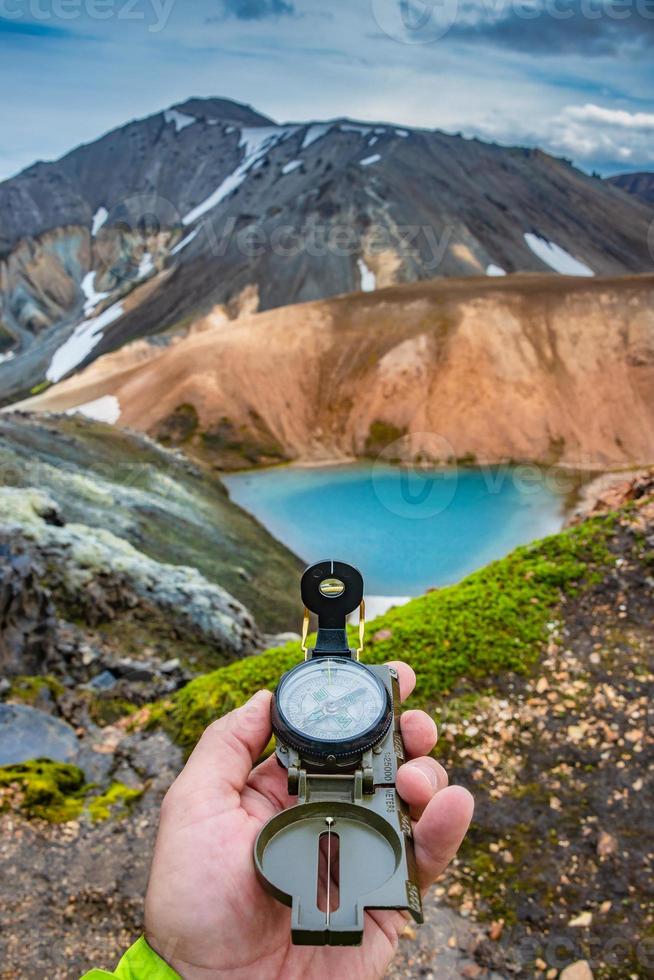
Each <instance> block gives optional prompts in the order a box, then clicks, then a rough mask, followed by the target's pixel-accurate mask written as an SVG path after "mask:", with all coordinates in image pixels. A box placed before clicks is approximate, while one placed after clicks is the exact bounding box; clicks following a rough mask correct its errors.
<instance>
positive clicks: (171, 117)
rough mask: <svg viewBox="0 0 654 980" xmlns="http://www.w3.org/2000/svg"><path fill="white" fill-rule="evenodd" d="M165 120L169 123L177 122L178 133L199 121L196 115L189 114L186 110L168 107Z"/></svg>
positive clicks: (176, 130)
mask: <svg viewBox="0 0 654 980" xmlns="http://www.w3.org/2000/svg"><path fill="white" fill-rule="evenodd" d="M164 120H165V122H166V124H167V125H168V124H170V123H174V124H175V132H176V133H181V131H182V130H183V129H186V127H187V126H192V125H193V123H196V122H197V119H196V118H195V116H188V115H187V114H186V113H185V112H179V111H178V110H177V109H166V111H165V112H164Z"/></svg>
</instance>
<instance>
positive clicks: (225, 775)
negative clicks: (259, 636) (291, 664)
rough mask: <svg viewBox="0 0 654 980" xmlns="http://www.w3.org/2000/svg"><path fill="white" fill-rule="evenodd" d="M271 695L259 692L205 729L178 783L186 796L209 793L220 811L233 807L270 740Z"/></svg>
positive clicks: (267, 692) (266, 692) (268, 692)
mask: <svg viewBox="0 0 654 980" xmlns="http://www.w3.org/2000/svg"><path fill="white" fill-rule="evenodd" d="M271 699H272V694H271V693H270V691H258V692H257V693H256V694H255V695H254V696H253V697H251V698H250V700H249V701H246V703H245V704H244V705H243V706H242V707H241V708H236V709H235V710H234V711H230V712H229V714H226V715H223V717H222V718H218V719H217V721H214V722H212V723H211V725H209V727H208V728H207V729H205V731H204V733H203V735H202V737H201V738H200V741H199V742H198V744H197V745H196V746H195V748H194V749H193V752H192V753H191V755H190V756H189V760H188V762H187V763H186V766H185V767H184V770H183V771H182V773H181V774H180V776H179V777H178V779H177V782H178V783H180V789H181V788H182V787H183V789H184V792H185V793H195V792H197V793H202V792H205V793H207V792H208V793H210V794H211V795H213V793H214V792H215V793H216V795H217V796H218V797H219V798H220V805H221V809H229V808H231V807H232V806H233V805H234V799H233V795H234V794H235V795H237V796H240V794H241V792H242V790H243V787H244V786H245V783H246V782H247V779H248V776H249V775H250V772H251V770H252V766H253V765H254V763H255V762H256V761H257V759H258V758H259V756H260V755H261V753H262V752H263V750H264V749H265V747H266V745H267V744H268V742H269V740H270V736H271V734H272V728H271V723H270V702H271Z"/></svg>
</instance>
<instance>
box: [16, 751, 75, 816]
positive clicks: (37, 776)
mask: <svg viewBox="0 0 654 980" xmlns="http://www.w3.org/2000/svg"><path fill="white" fill-rule="evenodd" d="M85 788H86V787H85V779H84V773H83V772H82V770H81V769H79V768H78V767H77V766H73V765H70V764H69V763H65V762H52V761H51V760H50V759H35V760H33V761H30V762H22V763H20V764H19V765H15V766H3V767H0V808H8V807H11V808H12V809H13V808H15V809H19V810H20V811H21V812H22V813H24V814H25V815H26V816H28V817H39V818H41V819H42V820H48V821H50V822H52V823H62V822H64V821H66V820H76V819H77V818H78V817H79V816H80V814H81V813H82V810H83V808H84V791H85Z"/></svg>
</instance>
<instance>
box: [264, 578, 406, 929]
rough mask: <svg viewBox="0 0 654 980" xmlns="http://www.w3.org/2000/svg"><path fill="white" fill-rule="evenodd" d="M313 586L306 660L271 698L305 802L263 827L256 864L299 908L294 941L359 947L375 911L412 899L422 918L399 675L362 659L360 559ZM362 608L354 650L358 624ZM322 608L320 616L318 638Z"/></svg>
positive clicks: (290, 770) (308, 586)
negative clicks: (400, 778)
mask: <svg viewBox="0 0 654 980" xmlns="http://www.w3.org/2000/svg"><path fill="white" fill-rule="evenodd" d="M301 593H302V598H303V600H304V605H305V616H304V624H303V630H302V650H303V653H304V657H305V659H304V661H301V662H300V663H298V664H297V665H296V666H295V667H292V668H291V670H289V671H288V672H287V673H285V674H284V675H283V676H282V677H281V678H280V680H279V684H278V685H277V689H276V691H275V695H274V698H273V702H272V708H271V721H272V728H273V732H274V734H275V740H276V745H275V753H276V756H277V761H278V763H279V764H280V766H282V767H283V768H284V769H286V770H287V774H288V793H289V796H291V797H297V803H296V804H295V805H294V806H290V807H288V808H287V809H284V810H281V811H280V812H279V813H277V814H275V816H273V817H272V818H271V819H270V820H269V821H268V823H266V824H265V825H264V826H263V827H262V829H261V830H260V832H259V835H258V837H257V839H256V842H255V845H254V863H255V868H256V871H257V874H258V877H259V880H260V881H261V884H262V885H263V886H264V888H266V889H267V891H268V892H270V894H271V895H273V896H274V897H275V898H277V899H278V900H279V901H280V902H283V903H284V904H286V905H290V906H291V909H292V914H291V938H292V940H293V942H294V943H296V944H298V945H308V946H323V945H330V946H356V945H359V944H360V943H361V941H362V939H363V932H364V927H365V910H366V909H407V910H408V911H409V912H410V913H411V915H412V916H413V918H414V919H415V921H416V922H422V900H421V895H420V888H419V886H418V880H417V872H416V864H415V857H414V851H413V832H412V825H411V817H410V814H409V811H408V809H407V807H406V804H405V803H404V801H403V800H402V799H401V797H400V796H399V794H398V792H397V789H396V787H395V779H396V775H397V770H398V768H399V766H400V765H401V764H402V763H403V762H404V759H405V752H404V743H403V741H402V733H401V731H400V723H399V722H400V711H399V704H400V691H399V684H398V677H397V672H396V671H395V670H394V669H393V667H391V666H389V665H387V664H364V663H361V662H360V661H359V656H360V654H361V651H362V649H363V634H364V612H365V608H364V603H363V578H362V576H361V573H360V572H359V571H358V569H356V568H355V567H354V566H353V565H349V564H347V563H346V562H340V561H331V560H330V561H323V562H318V563H317V564H315V565H311V566H310V567H309V568H307V569H306V571H305V572H304V575H303V576H302V581H301ZM357 608H358V609H359V645H358V647H356V648H354V649H353V648H352V647H351V646H350V643H349V638H348V634H347V628H346V624H347V617H348V616H349V615H350V613H352V612H354V610H355V609H357ZM310 613H314V614H315V615H316V616H317V617H318V630H317V633H316V639H315V642H314V646H312V647H309V646H308V643H307V641H308V634H309V615H310ZM325 885H326V895H325V894H324V886H325ZM321 895H322V899H321Z"/></svg>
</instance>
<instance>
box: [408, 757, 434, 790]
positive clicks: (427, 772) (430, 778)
mask: <svg viewBox="0 0 654 980" xmlns="http://www.w3.org/2000/svg"><path fill="white" fill-rule="evenodd" d="M409 765H410V766H411V767H412V768H413V769H415V770H416V771H417V772H419V773H421V774H422V775H423V776H424V777H425V779H426V780H427V782H428V783H429V788H430V789H436V787H437V786H438V780H437V778H436V773H435V772H434V770H433V769H432V768H431V766H429V767H426V766H421V765H420V763H419V762H413V763H411V762H410V763H409Z"/></svg>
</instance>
